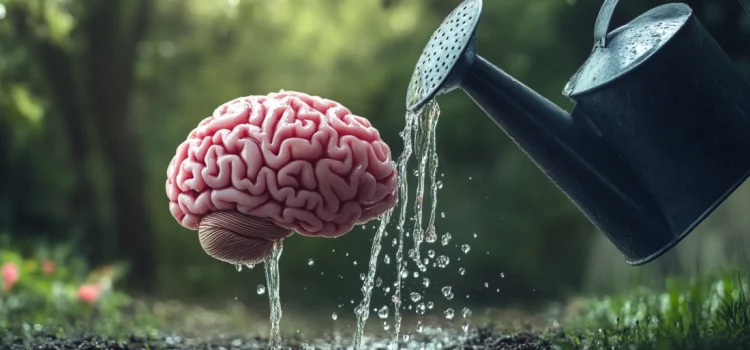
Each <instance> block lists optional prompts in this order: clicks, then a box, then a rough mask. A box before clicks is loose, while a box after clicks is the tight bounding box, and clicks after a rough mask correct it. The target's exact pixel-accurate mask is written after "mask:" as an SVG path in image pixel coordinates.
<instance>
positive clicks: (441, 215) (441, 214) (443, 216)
mask: <svg viewBox="0 0 750 350" xmlns="http://www.w3.org/2000/svg"><path fill="white" fill-rule="evenodd" d="M440 217H441V218H443V219H445V212H444V211H443V212H440Z"/></svg>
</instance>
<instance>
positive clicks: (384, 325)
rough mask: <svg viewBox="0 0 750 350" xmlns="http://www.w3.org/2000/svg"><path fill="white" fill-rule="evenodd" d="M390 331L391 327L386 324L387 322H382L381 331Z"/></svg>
mask: <svg viewBox="0 0 750 350" xmlns="http://www.w3.org/2000/svg"><path fill="white" fill-rule="evenodd" d="M389 329H391V325H389V324H388V321H383V330H386V331H387V330H389Z"/></svg>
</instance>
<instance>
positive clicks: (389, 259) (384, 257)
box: [383, 254, 391, 264]
mask: <svg viewBox="0 0 750 350" xmlns="http://www.w3.org/2000/svg"><path fill="white" fill-rule="evenodd" d="M383 262H385V263H386V264H390V263H391V257H390V256H389V255H388V254H385V256H383Z"/></svg>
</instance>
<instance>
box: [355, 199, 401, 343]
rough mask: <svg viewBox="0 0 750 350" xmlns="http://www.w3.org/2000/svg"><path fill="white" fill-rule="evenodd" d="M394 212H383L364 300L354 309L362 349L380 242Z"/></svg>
mask: <svg viewBox="0 0 750 350" xmlns="http://www.w3.org/2000/svg"><path fill="white" fill-rule="evenodd" d="M392 213H393V210H389V211H387V212H386V213H385V214H383V216H382V217H381V218H380V226H379V227H378V230H377V231H376V232H375V237H373V239H372V248H371V249H370V264H369V266H368V270H367V277H365V281H364V283H362V295H363V298H362V302H361V303H359V306H357V307H356V308H355V309H354V313H355V314H356V315H357V332H356V333H355V334H354V348H355V349H360V348H361V347H362V336H363V335H364V332H365V323H367V318H368V317H369V316H370V300H371V297H372V287H373V284H374V281H375V273H376V272H377V265H378V256H379V255H380V247H381V246H380V242H381V241H382V240H383V235H384V233H385V228H386V226H388V223H389V222H390V221H391V214H392Z"/></svg>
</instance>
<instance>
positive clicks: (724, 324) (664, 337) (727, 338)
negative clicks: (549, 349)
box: [556, 273, 750, 350]
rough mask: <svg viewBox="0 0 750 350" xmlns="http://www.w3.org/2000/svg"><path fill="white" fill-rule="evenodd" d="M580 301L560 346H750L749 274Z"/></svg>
mask: <svg viewBox="0 0 750 350" xmlns="http://www.w3.org/2000/svg"><path fill="white" fill-rule="evenodd" d="M580 303H581V305H580V306H581V308H582V312H580V313H578V314H577V315H575V316H573V317H572V318H571V319H570V320H568V321H567V322H566V324H567V337H566V340H558V341H556V346H557V347H558V348H560V349H638V350H640V349H659V350H672V349H675V350H677V349H679V350H689V349H701V350H705V349H723V350H729V349H750V300H748V280H747V278H746V277H745V276H744V275H742V274H739V273H725V274H723V275H720V276H706V277H703V278H701V279H693V280H680V279H668V280H667V281H666V285H665V288H664V290H663V291H654V290H649V289H647V288H638V289H636V290H633V291H631V292H630V293H624V294H622V295H616V296H608V297H605V298H598V299H591V300H585V301H583V302H580Z"/></svg>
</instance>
